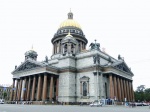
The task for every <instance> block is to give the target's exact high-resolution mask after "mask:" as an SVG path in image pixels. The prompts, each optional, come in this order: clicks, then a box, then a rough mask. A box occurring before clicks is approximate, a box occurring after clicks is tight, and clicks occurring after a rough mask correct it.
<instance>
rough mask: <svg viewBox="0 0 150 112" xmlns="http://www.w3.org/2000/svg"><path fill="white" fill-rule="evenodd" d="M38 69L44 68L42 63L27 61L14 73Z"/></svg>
mask: <svg viewBox="0 0 150 112" xmlns="http://www.w3.org/2000/svg"><path fill="white" fill-rule="evenodd" d="M36 67H42V65H41V64H40V63H37V62H36V61H30V60H27V61H25V62H23V63H22V64H21V65H20V66H18V67H17V68H16V69H15V70H14V71H13V73H14V72H20V71H25V70H30V69H34V68H36Z"/></svg>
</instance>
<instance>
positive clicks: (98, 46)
mask: <svg viewBox="0 0 150 112" xmlns="http://www.w3.org/2000/svg"><path fill="white" fill-rule="evenodd" d="M90 47H91V50H93V49H96V50H100V43H96V40H95V43H91V44H90Z"/></svg>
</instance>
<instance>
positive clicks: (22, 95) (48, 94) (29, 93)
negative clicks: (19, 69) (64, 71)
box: [10, 73, 59, 101]
mask: <svg viewBox="0 0 150 112" xmlns="http://www.w3.org/2000/svg"><path fill="white" fill-rule="evenodd" d="M58 82H59V78H58V76H55V75H51V74H46V73H44V74H36V75H32V76H25V77H21V78H20V79H15V78H14V79H13V85H12V86H13V88H14V89H12V92H11V96H10V100H11V101H21V100H22V101H45V100H48V99H50V100H52V99H53V98H57V97H58Z"/></svg>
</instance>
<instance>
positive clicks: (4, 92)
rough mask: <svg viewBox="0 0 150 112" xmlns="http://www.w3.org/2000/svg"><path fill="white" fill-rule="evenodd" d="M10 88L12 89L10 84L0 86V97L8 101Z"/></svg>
mask: <svg viewBox="0 0 150 112" xmlns="http://www.w3.org/2000/svg"><path fill="white" fill-rule="evenodd" d="M11 90H12V88H11V86H10V87H5V86H0V99H4V100H5V101H9V100H10V94H11Z"/></svg>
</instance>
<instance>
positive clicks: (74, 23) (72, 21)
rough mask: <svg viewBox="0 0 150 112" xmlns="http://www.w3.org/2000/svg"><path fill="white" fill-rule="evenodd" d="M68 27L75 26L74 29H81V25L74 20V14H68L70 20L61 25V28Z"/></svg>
mask: <svg viewBox="0 0 150 112" xmlns="http://www.w3.org/2000/svg"><path fill="white" fill-rule="evenodd" d="M66 26H73V27H76V28H79V29H81V26H80V25H79V23H78V22H76V21H75V20H73V13H72V12H69V13H68V19H67V20H65V21H63V22H62V23H61V24H60V27H59V28H62V27H66Z"/></svg>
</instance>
